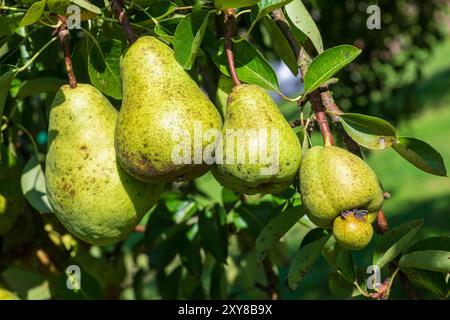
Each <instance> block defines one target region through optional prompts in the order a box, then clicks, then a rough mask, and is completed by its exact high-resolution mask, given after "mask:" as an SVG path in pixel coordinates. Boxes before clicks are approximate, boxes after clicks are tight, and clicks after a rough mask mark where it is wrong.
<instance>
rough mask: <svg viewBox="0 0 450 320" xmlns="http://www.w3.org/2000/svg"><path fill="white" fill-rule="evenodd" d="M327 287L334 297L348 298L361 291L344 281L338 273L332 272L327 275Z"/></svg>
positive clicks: (357, 294)
mask: <svg viewBox="0 0 450 320" xmlns="http://www.w3.org/2000/svg"><path fill="white" fill-rule="evenodd" d="M328 287H329V289H330V292H331V295H332V296H333V297H335V298H336V299H349V298H351V297H356V296H359V295H360V294H361V293H360V292H359V290H358V289H356V287H355V286H354V285H353V284H351V283H349V282H348V281H346V280H345V279H344V278H343V277H342V276H341V275H340V274H339V273H336V272H333V273H330V275H329V276H328Z"/></svg>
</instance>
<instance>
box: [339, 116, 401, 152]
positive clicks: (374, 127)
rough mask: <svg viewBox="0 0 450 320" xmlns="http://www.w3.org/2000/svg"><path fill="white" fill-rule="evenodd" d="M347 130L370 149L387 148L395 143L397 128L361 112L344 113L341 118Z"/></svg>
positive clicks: (358, 141) (353, 137) (359, 142)
mask: <svg viewBox="0 0 450 320" xmlns="http://www.w3.org/2000/svg"><path fill="white" fill-rule="evenodd" d="M339 120H340V122H341V123H342V126H343V127H344V130H345V132H347V134H348V135H349V136H350V137H351V138H352V139H353V140H355V141H356V142H357V143H358V144H360V145H361V146H363V147H366V148H369V149H387V148H389V147H391V146H392V145H393V144H394V143H395V140H396V139H395V129H394V127H393V126H392V125H391V124H390V123H389V122H387V121H385V120H383V119H380V118H376V117H371V116H366V115H363V114H359V113H344V114H341V115H340V118H339Z"/></svg>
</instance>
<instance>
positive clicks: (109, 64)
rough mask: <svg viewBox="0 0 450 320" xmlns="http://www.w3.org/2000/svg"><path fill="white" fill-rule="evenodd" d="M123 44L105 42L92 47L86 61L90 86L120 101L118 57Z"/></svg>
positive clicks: (120, 84)
mask: <svg viewBox="0 0 450 320" xmlns="http://www.w3.org/2000/svg"><path fill="white" fill-rule="evenodd" d="M122 50H123V43H122V42H120V41H119V40H114V39H113V40H106V41H102V42H100V43H99V47H97V46H92V48H91V51H90V53H89V59H88V70H89V78H90V79H91V82H92V84H93V85H94V86H95V87H96V88H97V89H99V90H100V91H101V92H103V93H104V94H106V95H108V96H110V97H113V98H114V99H122V83H121V81H120V56H121V54H122Z"/></svg>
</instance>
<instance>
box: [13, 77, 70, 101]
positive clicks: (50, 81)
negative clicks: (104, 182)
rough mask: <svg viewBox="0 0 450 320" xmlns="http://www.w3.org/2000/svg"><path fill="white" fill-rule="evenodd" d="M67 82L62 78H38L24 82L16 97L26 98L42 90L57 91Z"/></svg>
mask: <svg viewBox="0 0 450 320" xmlns="http://www.w3.org/2000/svg"><path fill="white" fill-rule="evenodd" d="M65 83H66V80H64V79H60V78H36V79H30V80H27V81H25V82H23V83H22V85H21V86H20V89H19V91H18V92H17V95H16V98H18V99H24V98H26V97H29V96H31V95H34V94H39V93H41V92H56V91H58V89H59V88H60V87H61V86H62V85H64V84H65Z"/></svg>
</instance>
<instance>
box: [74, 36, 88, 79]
mask: <svg viewBox="0 0 450 320" xmlns="http://www.w3.org/2000/svg"><path fill="white" fill-rule="evenodd" d="M91 47H92V41H90V39H89V37H85V38H84V39H80V40H79V41H78V42H77V43H76V44H75V46H74V48H73V52H72V65H73V70H74V73H75V76H76V77H77V81H79V82H89V70H88V59H89V52H90V51H91Z"/></svg>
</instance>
